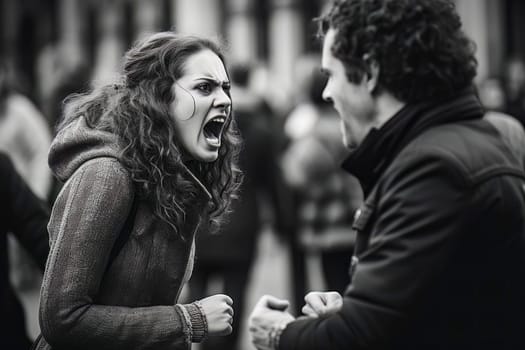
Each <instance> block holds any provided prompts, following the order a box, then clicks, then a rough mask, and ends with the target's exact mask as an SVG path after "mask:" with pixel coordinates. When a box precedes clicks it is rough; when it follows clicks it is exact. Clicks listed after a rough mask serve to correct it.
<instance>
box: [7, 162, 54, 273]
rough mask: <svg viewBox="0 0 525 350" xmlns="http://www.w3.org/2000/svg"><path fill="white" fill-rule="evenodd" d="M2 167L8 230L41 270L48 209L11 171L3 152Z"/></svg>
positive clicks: (16, 173)
mask: <svg viewBox="0 0 525 350" xmlns="http://www.w3.org/2000/svg"><path fill="white" fill-rule="evenodd" d="M0 169H2V175H1V176H2V179H1V183H0V185H1V186H2V189H1V193H3V194H4V195H2V196H1V198H2V200H3V201H5V202H4V205H3V206H2V207H3V208H5V210H6V211H7V212H5V213H3V216H4V217H5V220H6V221H7V222H6V223H7V228H8V230H9V231H10V232H11V233H12V234H13V235H14V236H15V237H16V239H17V240H18V241H19V242H20V243H21V245H22V246H23V247H24V248H25V249H26V250H27V251H28V252H29V254H30V256H31V257H32V258H33V259H34V260H35V262H36V263H37V264H38V266H39V267H40V269H41V270H42V271H43V270H44V267H45V264H46V259H47V255H48V253H49V237H48V234H47V222H48V220H49V210H48V208H47V207H46V205H45V203H44V202H43V201H42V200H40V199H39V198H38V197H37V196H36V195H35V194H34V193H33V191H32V190H31V189H30V188H29V186H28V184H27V183H26V182H25V181H24V180H23V179H22V177H21V176H20V175H19V174H18V172H17V171H16V170H15V168H14V166H13V163H12V162H11V161H10V160H9V158H8V157H7V156H5V155H3V154H2V155H0Z"/></svg>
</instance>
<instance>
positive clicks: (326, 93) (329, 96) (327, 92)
mask: <svg viewBox="0 0 525 350" xmlns="http://www.w3.org/2000/svg"><path fill="white" fill-rule="evenodd" d="M322 97H323V100H325V101H326V102H329V103H332V94H331V93H330V90H329V89H328V85H326V86H325V88H324V89H323V94H322Z"/></svg>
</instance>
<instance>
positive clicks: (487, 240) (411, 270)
mask: <svg viewBox="0 0 525 350" xmlns="http://www.w3.org/2000/svg"><path fill="white" fill-rule="evenodd" d="M460 28H461V23H460V19H459V17H458V15H457V13H456V12H455V8H454V5H453V3H452V2H451V1H448V0H369V1H363V0H336V1H335V3H334V4H333V6H332V7H331V9H330V10H329V11H328V13H327V14H326V15H324V16H323V17H322V18H321V29H322V32H323V34H325V36H324V43H323V57H322V68H323V70H324V71H325V72H326V73H327V74H328V77H329V80H328V83H327V85H326V87H325V90H324V93H323V95H324V98H325V99H327V100H330V101H331V102H332V103H333V105H334V107H335V108H336V110H337V111H338V113H339V114H340V117H341V125H342V134H343V140H344V143H345V144H346V145H347V147H348V148H349V149H351V150H352V152H351V154H350V156H349V157H348V158H347V159H346V160H345V162H344V163H343V168H344V169H345V170H346V171H348V172H350V173H352V174H354V175H355V176H357V177H358V178H359V180H360V182H361V185H362V187H363V191H364V193H365V197H366V200H365V204H364V205H363V206H362V208H361V211H360V215H359V216H358V217H357V218H356V220H355V222H354V228H355V229H356V230H357V232H358V237H357V242H356V248H355V252H354V256H353V257H352V262H351V268H350V275H351V283H350V285H349V286H348V288H347V290H346V291H345V293H344V297H341V296H340V295H339V294H337V293H333V292H332V293H322V292H317V293H310V294H308V295H307V296H306V298H305V301H306V305H305V306H304V307H303V312H304V313H305V314H306V316H303V317H299V318H297V319H294V317H293V316H292V315H291V314H289V313H288V312H286V311H285V309H286V307H287V302H286V301H284V300H280V299H277V298H275V297H272V296H264V297H263V298H261V300H259V302H258V303H257V305H256V307H255V309H254V310H253V312H252V315H251V318H250V331H251V335H252V340H253V342H254V344H255V345H256V346H257V348H258V349H280V350H288V349H301V350H309V349H332V350H336V349H350V350H355V349H403V350H407V349H426V350H428V349H448V350H451V349H452V350H454V349H524V348H525V325H524V323H523V321H522V317H523V316H522V315H523V314H525V298H524V297H523V296H524V295H525V278H524V276H525V274H524V273H525V234H524V232H525V174H524V172H523V169H522V166H521V165H520V160H519V159H518V157H517V156H516V155H514V154H512V152H511V151H510V150H509V147H507V146H506V142H507V141H506V140H504V139H503V138H502V137H501V135H500V133H499V132H498V130H497V129H496V128H495V127H494V126H493V125H492V124H491V123H490V122H489V121H487V120H486V119H483V118H482V117H483V113H484V111H483V109H482V107H481V105H480V103H479V101H478V99H477V98H476V94H475V91H474V89H473V88H472V80H473V78H474V76H475V73H476V60H475V58H474V53H473V45H472V44H471V42H470V41H469V40H468V39H467V38H466V37H465V35H464V34H463V32H462V31H461V29H460ZM349 231H350V228H349Z"/></svg>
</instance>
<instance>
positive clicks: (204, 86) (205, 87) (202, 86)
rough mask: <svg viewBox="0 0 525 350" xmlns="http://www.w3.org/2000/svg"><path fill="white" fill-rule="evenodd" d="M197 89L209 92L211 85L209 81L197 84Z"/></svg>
mask: <svg viewBox="0 0 525 350" xmlns="http://www.w3.org/2000/svg"><path fill="white" fill-rule="evenodd" d="M197 89H198V90H199V91H202V92H205V93H210V92H211V86H210V84H209V83H202V84H199V85H197Z"/></svg>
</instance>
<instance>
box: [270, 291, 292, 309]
mask: <svg viewBox="0 0 525 350" xmlns="http://www.w3.org/2000/svg"><path fill="white" fill-rule="evenodd" d="M266 301H267V303H266V305H267V306H268V307H269V308H270V309H274V310H280V311H284V310H286V309H287V308H288V306H290V302H289V301H288V300H284V299H279V298H276V297H274V296H271V295H269V296H268V299H267V300H266Z"/></svg>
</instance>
